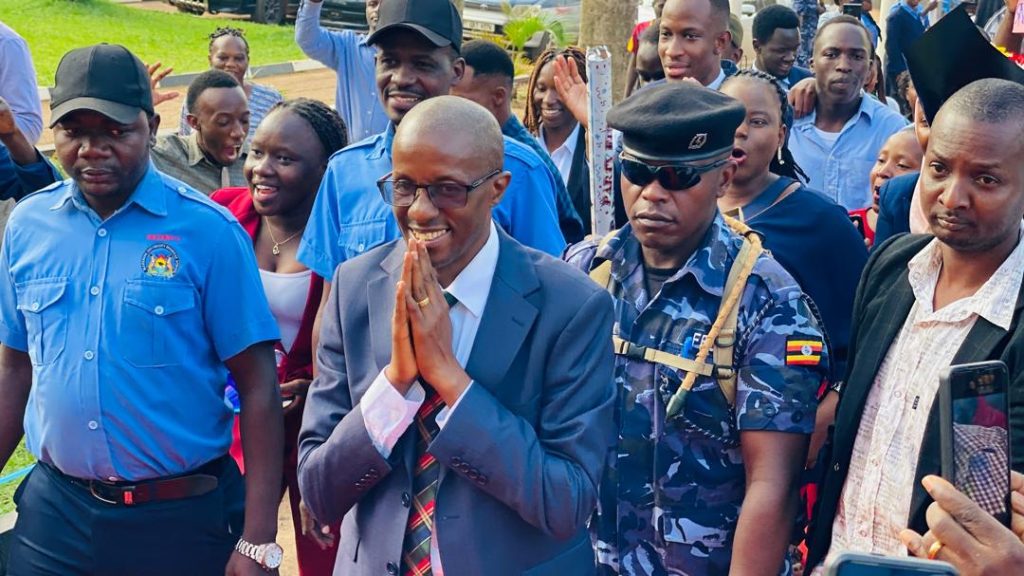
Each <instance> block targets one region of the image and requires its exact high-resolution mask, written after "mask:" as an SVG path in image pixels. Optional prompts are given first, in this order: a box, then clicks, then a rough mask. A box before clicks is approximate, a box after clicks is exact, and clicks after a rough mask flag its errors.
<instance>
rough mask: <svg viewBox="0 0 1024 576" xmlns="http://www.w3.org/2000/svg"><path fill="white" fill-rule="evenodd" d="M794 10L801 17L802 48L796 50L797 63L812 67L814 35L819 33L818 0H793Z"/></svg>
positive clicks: (801, 65) (803, 66)
mask: <svg viewBox="0 0 1024 576" xmlns="http://www.w3.org/2000/svg"><path fill="white" fill-rule="evenodd" d="M793 11H794V12H796V13H797V16H799V17H800V48H798V49H797V51H796V65H797V66H800V67H801V68H810V67H811V56H812V55H813V54H814V35H815V34H817V33H818V0H793Z"/></svg>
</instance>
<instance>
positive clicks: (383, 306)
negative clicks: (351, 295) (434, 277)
mask: <svg viewBox="0 0 1024 576" xmlns="http://www.w3.org/2000/svg"><path fill="white" fill-rule="evenodd" d="M403 256H405V242H397V243H395V245H394V247H393V248H392V250H391V253H390V254H388V255H387V256H386V257H385V258H384V259H383V260H381V263H380V267H381V272H380V274H377V275H374V276H373V277H372V278H370V279H369V280H368V281H367V282H366V301H367V303H368V314H369V322H370V349H371V350H373V359H374V361H375V362H376V365H377V370H383V369H384V367H385V366H387V365H388V363H389V362H391V317H392V315H393V314H394V313H395V284H397V283H398V281H399V280H401V278H402V258H403Z"/></svg>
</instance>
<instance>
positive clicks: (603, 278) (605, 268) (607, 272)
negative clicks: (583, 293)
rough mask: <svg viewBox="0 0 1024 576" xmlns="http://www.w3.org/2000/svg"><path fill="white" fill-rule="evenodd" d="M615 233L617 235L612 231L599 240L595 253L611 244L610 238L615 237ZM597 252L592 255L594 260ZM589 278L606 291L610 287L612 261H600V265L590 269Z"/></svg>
mask: <svg viewBox="0 0 1024 576" xmlns="http://www.w3.org/2000/svg"><path fill="white" fill-rule="evenodd" d="M616 233H618V230H612V231H611V232H609V233H607V234H605V235H604V237H603V238H601V241H600V242H598V243H597V252H600V251H601V249H602V248H604V247H605V246H607V245H608V243H609V242H611V240H612V238H614V237H615V234H616ZM597 252H595V253H594V254H595V256H594V257H595V258H596V257H597V255H596V254H597ZM589 276H590V279H591V280H593V281H594V282H595V283H597V285H598V286H600V287H602V288H604V289H605V290H607V289H608V287H609V286H611V285H612V261H611V260H602V261H601V263H600V264H598V265H597V266H594V267H593V268H591V269H590V274H589Z"/></svg>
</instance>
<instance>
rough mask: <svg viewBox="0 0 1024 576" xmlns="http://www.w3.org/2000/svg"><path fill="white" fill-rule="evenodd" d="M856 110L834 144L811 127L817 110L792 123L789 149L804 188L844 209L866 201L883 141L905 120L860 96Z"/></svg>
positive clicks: (869, 194)
mask: <svg viewBox="0 0 1024 576" xmlns="http://www.w3.org/2000/svg"><path fill="white" fill-rule="evenodd" d="M860 100H861V101H860V109H859V110H857V112H856V113H855V114H854V115H853V117H852V118H850V120H849V121H848V122H847V123H846V125H845V126H843V129H842V131H840V133H839V139H838V140H836V142H835V145H830V144H829V143H828V142H827V141H826V140H825V139H823V138H822V137H821V136H820V135H819V134H818V133H817V130H816V129H815V126H814V120H815V118H816V117H817V112H811V113H810V114H808V115H807V116H804V117H803V118H797V119H796V120H795V121H794V122H793V130H792V131H791V132H790V138H789V150H790V152H792V153H793V159H794V160H796V163H797V164H798V165H799V166H800V167H801V168H803V170H804V172H805V173H806V174H807V175H808V176H809V177H810V182H808V183H807V187H808V188H811V189H814V190H818V191H820V192H822V193H823V194H824V195H825V197H826V198H829V199H831V200H832V201H833V202H835V203H836V204H839V205H840V206H842V207H844V208H846V209H847V210H856V209H858V208H863V207H865V206H869V205H870V204H871V169H872V168H873V167H874V165H875V161H876V160H877V159H878V152H879V151H881V149H882V146H884V145H885V141H886V140H888V139H889V136H892V135H893V134H895V133H896V132H899V131H900V130H902V129H903V128H904V127H905V126H906V125H907V120H906V119H905V118H904V117H903V116H900V115H899V114H898V113H896V112H893V111H892V110H890V109H889V107H887V106H886V105H885V104H882V103H881V102H879V101H878V100H876V99H875V98H871V97H870V96H868V95H867V94H863V93H862V94H861V99H860Z"/></svg>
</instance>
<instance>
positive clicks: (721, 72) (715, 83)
mask: <svg viewBox="0 0 1024 576" xmlns="http://www.w3.org/2000/svg"><path fill="white" fill-rule="evenodd" d="M723 82H725V69H724V68H719V69H718V76H716V77H715V79H714V80H712V81H711V84H708V86H707V87H708V88H710V89H712V90H721V89H722V83H723Z"/></svg>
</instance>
